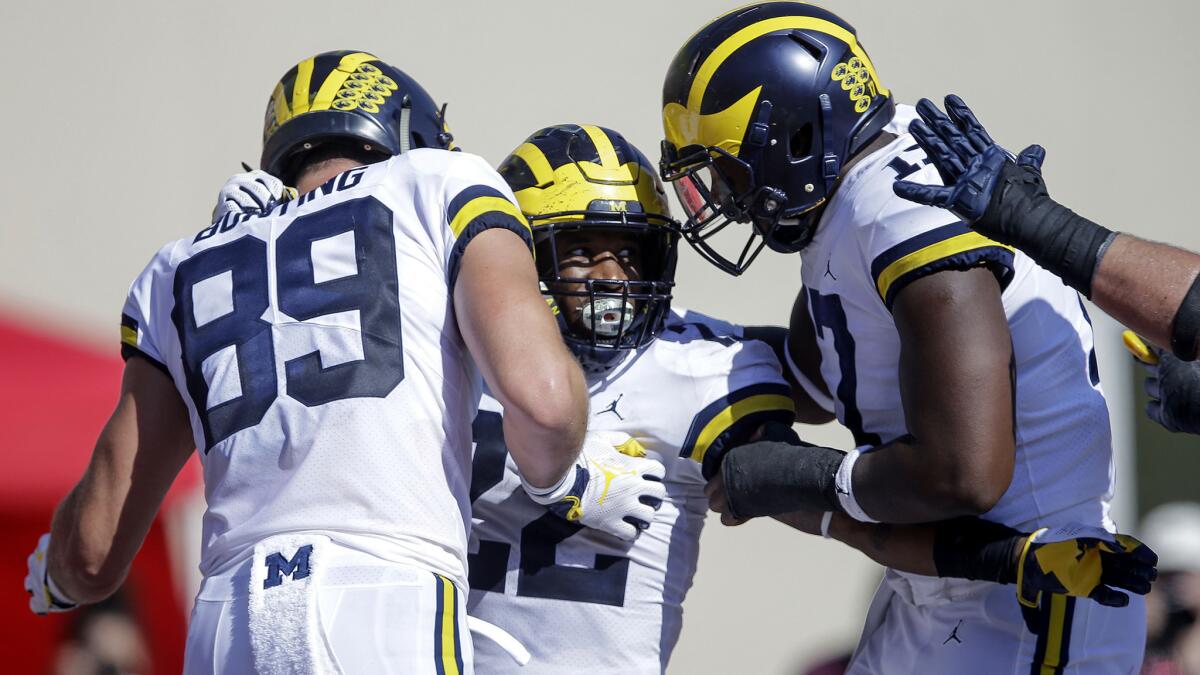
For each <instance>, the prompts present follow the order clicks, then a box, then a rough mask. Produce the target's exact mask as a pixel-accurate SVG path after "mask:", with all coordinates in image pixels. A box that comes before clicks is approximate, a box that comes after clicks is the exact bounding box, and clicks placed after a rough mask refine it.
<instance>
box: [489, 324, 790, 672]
mask: <svg viewBox="0 0 1200 675" xmlns="http://www.w3.org/2000/svg"><path fill="white" fill-rule="evenodd" d="M589 391H590V393H591V412H590V417H589V426H590V427H591V428H592V429H601V430H616V431H622V432H625V433H627V434H629V435H631V436H633V437H634V438H636V439H638V440H639V441H640V442H641V443H642V444H643V445H644V446H645V447H646V450H647V451H648V453H649V455H650V456H651V457H653V458H654V459H658V460H659V461H662V462H663V464H664V465H665V466H666V469H667V472H666V478H665V484H666V488H667V498H666V501H664V502H663V505H662V508H660V509H659V510H658V513H657V514H656V515H655V517H654V522H653V523H651V525H650V527H649V528H648V529H647V530H645V531H644V532H642V533H641V535H640V536H639V537H638V538H637V540H636V541H634V542H633V543H629V542H623V541H621V540H618V539H616V538H614V537H611V536H609V535H606V534H603V533H600V532H597V531H594V530H588V529H586V528H582V527H580V526H578V525H575V524H573V523H568V522H566V521H565V520H563V519H562V518H560V517H558V516H556V515H553V514H551V513H549V512H548V511H547V510H546V509H545V507H542V506H538V505H537V504H535V503H534V502H532V501H531V500H530V499H529V498H528V497H527V496H526V495H525V493H524V491H523V490H522V489H521V483H520V479H519V478H518V476H517V473H516V466H515V465H514V464H513V461H512V458H511V457H510V456H508V452H507V450H506V449H505V446H504V438H503V435H502V431H501V414H500V406H499V404H498V403H497V402H496V401H495V400H493V399H491V398H490V397H488V396H486V395H485V396H484V398H483V402H482V403H481V404H480V412H479V417H477V418H476V420H475V441H476V447H475V474H474V478H473V480H472V484H471V499H472V503H473V506H474V527H473V528H472V531H471V551H472V553H471V558H470V559H471V594H470V599H469V601H468V603H467V611H468V613H469V614H470V615H471V616H475V617H478V618H481V619H483V620H485V621H488V622H491V623H494V624H496V625H498V626H500V627H501V628H503V629H504V630H506V631H508V632H509V633H511V634H512V635H513V636H514V637H516V638H517V639H518V640H519V641H520V642H521V643H523V644H524V645H525V647H526V648H528V649H529V651H530V652H531V653H532V655H533V658H532V660H531V661H530V663H529V664H528V665H527V666H525V667H524V668H518V667H517V665H516V663H515V662H513V661H512V659H511V658H509V657H508V655H507V654H505V653H504V652H503V651H501V650H500V649H499V648H498V647H497V646H496V645H495V644H494V643H492V642H491V641H489V640H487V639H478V640H476V641H475V666H476V670H477V671H478V672H480V673H503V672H514V673H515V672H521V673H545V674H551V673H553V674H554V675H561V674H562V673H578V672H590V673H659V672H661V671H662V670H664V669H665V668H666V663H667V659H668V658H669V657H670V655H671V650H672V649H673V648H674V646H675V641H676V639H677V638H678V637H679V630H680V626H681V623H682V618H683V609H682V603H683V598H684V595H685V594H686V593H687V590H688V588H689V587H690V586H691V583H692V575H693V574H694V573H695V571H696V558H697V555H698V554H699V545H700V530H701V528H702V527H703V526H704V517H705V513H706V512H707V508H708V501H707V499H706V498H705V496H704V484H705V479H704V478H703V475H702V473H701V463H703V462H705V461H706V460H707V466H708V467H709V471H711V470H712V469H713V468H714V467H715V466H716V464H717V462H716V459H717V458H718V456H719V455H720V454H722V453H723V452H724V450H725V449H726V448H728V447H731V446H733V445H737V444H740V443H744V442H745V441H746V440H747V438H748V436H749V435H750V434H752V433H753V432H754V431H755V430H756V429H757V428H758V427H759V425H761V424H762V423H763V422H765V421H768V420H779V421H782V422H785V423H787V424H791V421H792V419H793V417H794V406H793V404H792V400H791V393H790V390H789V388H788V385H787V383H786V382H785V381H784V379H783V377H782V376H781V375H780V366H779V361H778V360H777V359H776V357H775V354H774V352H773V351H772V350H771V348H770V347H768V346H767V345H766V344H765V343H762V342H759V341H755V340H745V339H744V338H743V337H742V331H741V328H740V327H737V326H733V325H730V324H727V323H724V322H721V321H717V320H715V319H712V318H709V317H706V316H703V315H700V314H696V313H693V312H686V313H681V312H679V311H678V310H677V311H675V312H672V314H671V315H670V316H669V317H668V319H667V323H666V326H665V329H664V330H663V332H662V334H661V335H660V337H659V338H658V339H656V340H655V341H654V342H652V343H650V345H649V346H647V347H646V348H644V349H641V350H638V351H636V352H634V353H632V354H631V355H630V356H629V357H627V358H626V359H625V361H624V362H623V363H622V364H621V365H620V366H618V367H617V368H616V369H614V370H613V371H612V372H610V373H609V374H608V375H607V376H605V377H601V378H598V379H592V380H591V381H590V382H589Z"/></svg>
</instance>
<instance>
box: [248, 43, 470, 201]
mask: <svg viewBox="0 0 1200 675" xmlns="http://www.w3.org/2000/svg"><path fill="white" fill-rule="evenodd" d="M444 111H445V107H444V106H443V107H442V108H441V109H439V108H438V106H437V105H436V104H435V103H434V102H433V99H432V98H431V97H430V96H429V94H428V93H426V91H425V90H424V89H423V88H421V85H419V84H417V82H416V80H414V79H412V78H411V77H409V76H408V75H406V74H404V72H403V71H401V70H399V69H398V68H393V67H392V66H389V65H388V64H386V63H384V62H383V61H380V60H379V59H378V58H377V57H375V56H373V55H371V54H368V53H366V52H356V51H345V50H343V51H333V52H324V53H321V54H317V55H316V56H313V57H310V58H307V59H305V60H303V61H301V62H300V63H298V64H296V65H295V66H293V67H292V68H291V70H289V71H287V73H285V74H284V76H283V77H282V78H280V80H279V83H278V84H276V85H275V91H273V92H272V93H271V99H270V100H269V101H268V102H267V111H266V115H265V117H264V119H263V153H262V164H261V165H262V168H263V170H264V171H266V172H267V173H270V174H272V175H274V176H279V177H280V178H282V179H283V180H284V182H285V183H288V184H289V185H290V184H291V183H292V182H293V181H294V179H295V176H294V175H292V172H293V171H294V169H295V165H296V160H297V159H298V158H299V156H300V155H302V154H304V153H305V152H307V151H309V150H312V149H313V148H315V147H317V146H319V145H321V144H323V143H328V142H341V143H345V142H349V143H351V144H353V145H354V146H361V150H362V151H364V152H366V153H368V154H378V155H379V156H380V157H381V158H384V157H388V156H391V155H398V154H400V153H402V152H407V151H408V150H410V149H412V148H444V149H448V150H449V149H452V148H453V145H452V143H453V140H454V138H453V136H451V135H450V131H449V129H448V128H447V127H446V124H445V120H444V119H443V113H444Z"/></svg>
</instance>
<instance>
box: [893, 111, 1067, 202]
mask: <svg viewBox="0 0 1200 675" xmlns="http://www.w3.org/2000/svg"><path fill="white" fill-rule="evenodd" d="M947 113H948V114H947ZM917 114H918V115H920V116H921V120H914V121H913V122H912V124H910V125H909V131H910V132H911V133H912V135H913V138H914V139H916V141H917V143H918V144H919V145H920V146H921V147H922V148H924V150H925V153H926V154H927V155H928V156H929V159H930V160H931V161H932V162H933V165H934V166H935V167H937V170H938V173H940V174H941V175H942V182H943V183H945V185H944V186H941V185H922V184H920V183H913V182H911V181H896V183H895V185H894V189H895V191H896V194H897V195H899V196H901V197H903V198H905V199H907V200H909V201H913V202H917V203H919V204H925V205H927V206H939V207H942V208H944V209H948V210H949V211H951V212H952V213H954V215H956V216H958V217H959V218H961V219H962V220H964V221H966V222H967V223H974V222H976V221H978V220H979V219H980V218H982V217H983V215H984V213H985V212H986V211H987V208H988V205H989V204H990V203H991V201H992V192H993V191H994V190H995V188H996V184H997V183H999V182H1000V176H1001V173H1002V172H1003V170H1004V167H1005V164H1007V163H1009V162H1010V160H1011V158H1012V156H1011V155H1010V154H1009V153H1008V151H1007V150H1005V149H1004V148H1002V147H1000V146H999V145H997V144H996V142H995V141H993V140H992V137H991V136H989V135H988V133H987V130H985V129H984V128H983V125H982V124H980V123H979V120H978V119H977V118H976V117H975V114H974V113H973V112H971V109H970V108H968V107H967V105H966V104H965V103H963V101H962V99H961V98H959V97H957V96H955V95H954V94H950V95H949V96H947V97H946V113H943V112H942V111H941V110H938V108H937V106H936V105H934V104H933V102H932V101H930V100H929V99H925V98H923V99H921V101H920V102H919V103H917ZM922 120H923V121H922ZM1045 158H1046V151H1045V150H1044V149H1043V148H1042V146H1040V145H1031V146H1029V147H1028V148H1025V149H1024V150H1022V151H1021V154H1020V156H1018V157H1017V166H1018V167H1026V168H1028V169H1029V170H1031V171H1033V172H1035V173H1037V174H1038V175H1039V176H1040V174H1041V168H1042V161H1043V160H1044V159H1045Z"/></svg>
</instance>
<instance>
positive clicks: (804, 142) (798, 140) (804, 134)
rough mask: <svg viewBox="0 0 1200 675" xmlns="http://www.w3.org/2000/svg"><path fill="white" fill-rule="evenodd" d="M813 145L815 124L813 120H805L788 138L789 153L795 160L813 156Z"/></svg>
mask: <svg viewBox="0 0 1200 675" xmlns="http://www.w3.org/2000/svg"><path fill="white" fill-rule="evenodd" d="M812 147H813V125H812V122H805V123H804V124H803V125H801V127H800V128H799V129H796V130H795V131H793V132H792V135H791V137H790V138H788V155H790V156H791V158H792V159H793V160H798V159H807V158H808V157H810V156H812Z"/></svg>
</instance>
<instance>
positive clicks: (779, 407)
mask: <svg viewBox="0 0 1200 675" xmlns="http://www.w3.org/2000/svg"><path fill="white" fill-rule="evenodd" d="M723 351H724V354H723V355H722V356H723V357H724V358H725V360H726V362H727V368H725V369H724V371H723V372H720V371H718V372H715V373H713V374H711V375H708V376H706V379H707V380H708V382H707V383H706V385H707V386H705V387H702V388H701V391H704V392H705V393H704V394H703V398H702V399H701V400H702V403H701V407H700V409H699V412H697V413H696V415H695V416H694V417H693V418H692V423H691V426H690V427H689V428H688V432H687V436H686V437H685V440H684V442H683V445H682V446H681V447H680V451H679V454H680V456H681V457H687V458H690V459H692V460H693V461H695V462H698V463H699V464H700V470H701V473H703V475H704V477H705V478H706V479H707V478H711V477H712V475H713V474H714V473H716V471H717V468H718V467H719V466H720V465H721V458H722V457H724V455H725V453H726V452H728V451H729V449H730V448H734V447H737V446H739V445H742V444H744V443H747V442H748V441H749V440H750V438H751V436H753V435H754V433H755V432H756V431H758V429H759V427H760V426H762V425H763V424H764V423H767V422H778V423H782V424H787V425H789V426H790V425H791V424H792V423H794V422H795V420H796V405H795V403H793V401H792V394H791V387H790V386H789V385H788V383H787V381H786V380H784V378H783V375H782V373H781V372H780V365H779V360H778V359H777V358H776V356H775V352H774V350H772V349H771V347H770V346H769V345H767V344H766V343H765V342H759V341H757V340H746V339H744V338H739V339H738V341H737V342H736V343H734V344H732V345H730V346H729V347H727V348H726V349H725V350H723Z"/></svg>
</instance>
